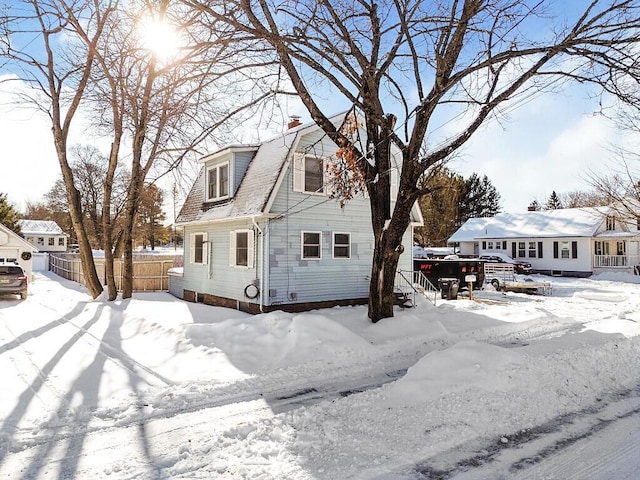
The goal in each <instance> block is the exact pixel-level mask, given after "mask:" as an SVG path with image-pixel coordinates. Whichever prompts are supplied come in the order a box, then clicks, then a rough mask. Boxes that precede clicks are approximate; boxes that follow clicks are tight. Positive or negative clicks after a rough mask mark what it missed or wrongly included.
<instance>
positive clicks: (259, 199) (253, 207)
mask: <svg viewBox="0 0 640 480" xmlns="http://www.w3.org/2000/svg"><path fill="white" fill-rule="evenodd" d="M346 114H347V112H343V113H340V114H337V115H334V116H333V117H331V118H330V120H331V121H332V122H333V123H334V124H335V125H336V126H339V125H340V124H341V123H342V122H343V120H344V118H345V115H346ZM317 130H320V127H319V126H318V125H316V124H315V123H313V122H311V123H307V124H302V125H299V126H297V127H294V128H291V129H289V130H288V131H287V132H285V133H283V134H281V135H278V136H277V137H275V138H272V139H271V140H268V141H265V142H263V143H260V144H249V145H230V146H226V147H224V148H222V149H220V150H218V151H217V152H213V153H211V154H209V155H207V156H206V157H204V158H203V160H207V159H210V158H212V157H215V156H217V155H219V154H222V153H225V152H226V151H229V152H233V151H234V150H244V151H254V152H255V153H254V156H253V158H252V159H251V162H250V163H249V166H248V167H247V171H246V172H245V174H244V176H243V178H242V180H241V182H240V185H239V186H238V189H237V191H236V192H235V194H234V195H233V196H232V197H231V198H230V199H229V200H225V201H222V202H217V203H213V204H209V205H208V204H207V203H206V202H205V201H204V199H205V183H206V178H205V176H206V169H205V168H204V167H203V168H201V169H200V172H199V174H198V178H197V179H196V181H195V183H194V184H193V187H192V188H191V191H190V192H189V194H188V195H187V198H186V199H185V203H184V205H183V207H182V209H181V210H180V214H179V215H178V217H177V218H176V223H177V224H186V223H201V222H202V223H204V222H216V221H222V220H231V219H239V218H252V217H258V216H260V215H266V214H268V213H269V209H270V206H271V202H272V201H273V197H274V196H275V195H276V193H277V189H278V187H279V185H280V182H281V181H282V177H283V176H284V174H285V173H286V170H287V166H288V164H289V162H290V161H292V160H293V155H294V151H295V150H296V148H297V147H298V144H299V142H300V139H301V138H302V137H303V136H304V135H306V134H308V133H311V132H315V131H317ZM411 214H412V219H413V221H414V222H416V223H419V224H422V215H421V212H420V209H419V208H418V205H417V203H416V204H415V205H414V208H413V209H412V212H411Z"/></svg>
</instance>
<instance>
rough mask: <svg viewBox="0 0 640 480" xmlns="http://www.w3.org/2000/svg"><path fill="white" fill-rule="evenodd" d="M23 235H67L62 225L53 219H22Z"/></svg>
mask: <svg viewBox="0 0 640 480" xmlns="http://www.w3.org/2000/svg"><path fill="white" fill-rule="evenodd" d="M19 222H20V229H21V230H22V234H23V235H65V236H67V237H68V236H69V235H68V234H66V233H65V232H64V231H63V230H62V229H61V228H60V226H59V225H58V224H57V223H56V222H54V221H53V220H20V221H19Z"/></svg>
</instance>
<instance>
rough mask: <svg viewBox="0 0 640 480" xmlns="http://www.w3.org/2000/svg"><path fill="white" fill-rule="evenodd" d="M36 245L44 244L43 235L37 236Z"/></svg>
mask: <svg viewBox="0 0 640 480" xmlns="http://www.w3.org/2000/svg"><path fill="white" fill-rule="evenodd" d="M38 245H42V246H44V237H38Z"/></svg>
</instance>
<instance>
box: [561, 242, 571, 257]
mask: <svg viewBox="0 0 640 480" xmlns="http://www.w3.org/2000/svg"><path fill="white" fill-rule="evenodd" d="M560 258H570V255H569V242H562V249H561V250H560Z"/></svg>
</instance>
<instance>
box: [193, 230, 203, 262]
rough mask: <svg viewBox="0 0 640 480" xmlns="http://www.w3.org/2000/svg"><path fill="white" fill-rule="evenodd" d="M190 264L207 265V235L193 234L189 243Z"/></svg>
mask: <svg viewBox="0 0 640 480" xmlns="http://www.w3.org/2000/svg"><path fill="white" fill-rule="evenodd" d="M190 247H191V252H190V259H191V263H198V264H204V263H207V234H206V233H193V234H191V242H190Z"/></svg>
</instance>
